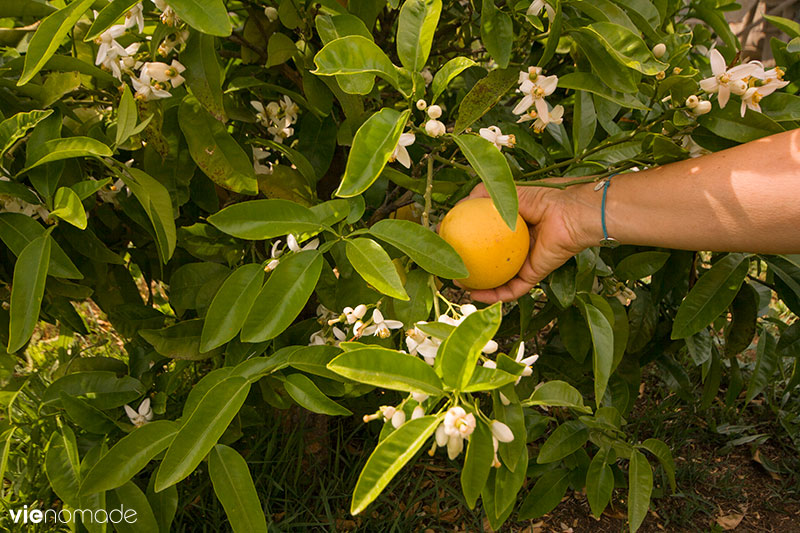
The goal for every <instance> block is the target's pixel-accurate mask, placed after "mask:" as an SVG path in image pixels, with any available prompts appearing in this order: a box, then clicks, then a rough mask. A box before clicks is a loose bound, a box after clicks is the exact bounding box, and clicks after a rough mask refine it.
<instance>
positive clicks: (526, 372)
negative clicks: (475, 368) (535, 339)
mask: <svg viewBox="0 0 800 533" xmlns="http://www.w3.org/2000/svg"><path fill="white" fill-rule="evenodd" d="M538 360H539V355H538V354H533V355H529V356H528V357H525V343H524V342H520V343H519V346H518V347H517V355H516V357H514V361H516V362H517V363H519V364H521V365H524V366H525V368H523V369H522V374H521V375H520V376H519V377H518V378H517V381H516V382H515V383H514V384H515V385H516V384H518V383H519V381H520V380H521V379H522V378H524V377H528V376H530V375H531V374H533V368H531V365H532V364H533V363H535V362H536V361H538ZM483 366H485V367H486V368H492V369H494V368H497V363H496V362H495V361H492V360H491V359H487V360H486V361H484V362H483ZM500 400H501V401H502V402H503V405H508V404H509V401H508V398H507V397H506V396H505V395H504V394H503V393H502V392H501V393H500Z"/></svg>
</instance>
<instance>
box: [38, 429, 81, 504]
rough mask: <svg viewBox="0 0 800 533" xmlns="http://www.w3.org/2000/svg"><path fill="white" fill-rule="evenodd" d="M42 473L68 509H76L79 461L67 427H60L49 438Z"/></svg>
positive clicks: (73, 435)
mask: <svg viewBox="0 0 800 533" xmlns="http://www.w3.org/2000/svg"><path fill="white" fill-rule="evenodd" d="M44 471H45V474H47V480H48V481H50V486H51V487H52V489H53V492H55V493H56V495H57V496H58V497H59V498H61V500H63V501H64V502H65V503H66V504H67V505H69V506H70V507H76V506H77V505H78V504H79V502H80V499H79V498H78V485H79V484H80V480H81V474H80V460H79V458H78V445H77V443H76V442H75V434H74V433H73V432H72V430H71V429H70V428H69V426H62V427H61V431H54V432H53V434H52V435H51V436H50V441H49V442H48V444H47V452H46V453H45V457H44Z"/></svg>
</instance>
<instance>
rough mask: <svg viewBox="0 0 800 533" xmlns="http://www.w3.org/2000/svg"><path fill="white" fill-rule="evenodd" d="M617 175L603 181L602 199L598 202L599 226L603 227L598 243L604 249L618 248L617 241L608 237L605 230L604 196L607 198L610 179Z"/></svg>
mask: <svg viewBox="0 0 800 533" xmlns="http://www.w3.org/2000/svg"><path fill="white" fill-rule="evenodd" d="M616 175H617V174H611V175H610V176H609V177H608V178H606V179H605V180H604V181H603V199H602V201H601V202H600V224H602V226H603V240H601V241H600V246H604V247H606V248H616V247H617V246H619V241H618V240H617V239H615V238H613V237H609V236H608V230H607V229H606V196H608V188H609V187H610V186H611V178H613V177H614V176H616Z"/></svg>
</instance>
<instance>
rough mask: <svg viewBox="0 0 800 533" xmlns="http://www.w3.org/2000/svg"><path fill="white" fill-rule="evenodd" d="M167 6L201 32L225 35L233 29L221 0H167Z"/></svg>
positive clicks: (219, 35)
mask: <svg viewBox="0 0 800 533" xmlns="http://www.w3.org/2000/svg"><path fill="white" fill-rule="evenodd" d="M169 7H171V8H172V9H174V10H175V13H176V14H177V15H178V17H179V18H180V19H181V20H183V21H185V22H186V23H187V24H188V25H189V26H191V27H192V28H194V29H196V30H199V31H201V32H203V33H208V34H209V35H216V36H218V37H227V36H228V35H230V34H231V31H232V29H233V28H232V27H231V21H230V18H228V10H227V9H225V4H224V3H223V2H222V0H169Z"/></svg>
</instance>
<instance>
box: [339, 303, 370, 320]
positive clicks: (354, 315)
mask: <svg viewBox="0 0 800 533" xmlns="http://www.w3.org/2000/svg"><path fill="white" fill-rule="evenodd" d="M342 314H343V315H344V316H345V317H346V320H347V323H348V324H354V323H356V322H357V321H359V320H361V319H362V318H364V315H365V314H367V306H366V305H364V304H358V305H357V306H356V307H355V309H354V308H352V307H345V308H344V310H343V311H342Z"/></svg>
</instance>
